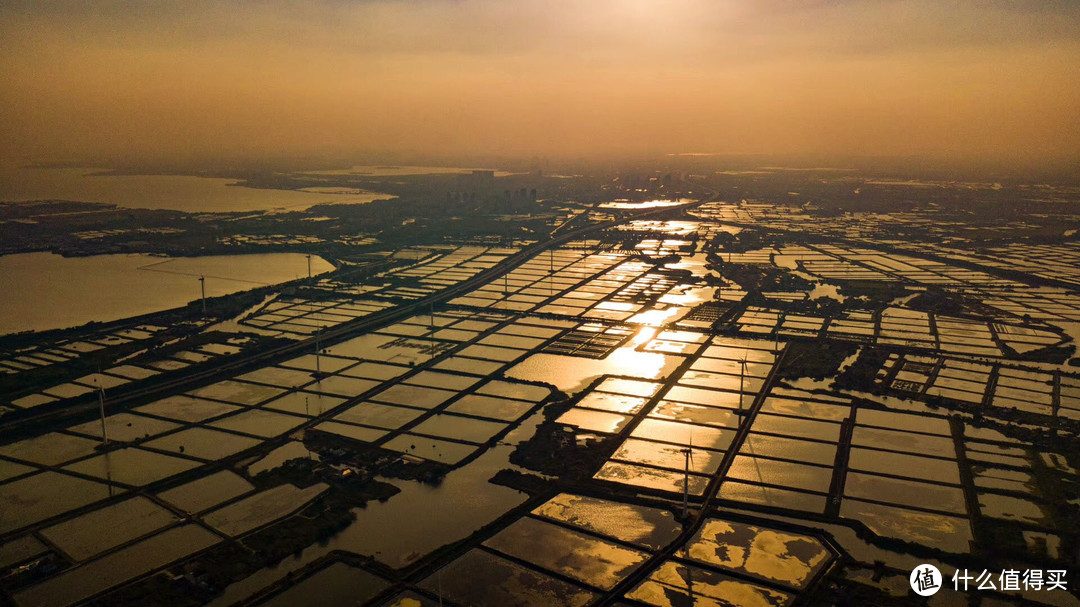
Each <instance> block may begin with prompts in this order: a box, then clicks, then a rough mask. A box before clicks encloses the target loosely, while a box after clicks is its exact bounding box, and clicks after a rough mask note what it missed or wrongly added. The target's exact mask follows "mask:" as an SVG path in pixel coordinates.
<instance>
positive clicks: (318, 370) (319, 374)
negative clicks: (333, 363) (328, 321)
mask: <svg viewBox="0 0 1080 607" xmlns="http://www.w3.org/2000/svg"><path fill="white" fill-rule="evenodd" d="M321 332H322V325H319V326H318V327H316V328H315V375H316V376H317V377H319V378H320V379H322V366H321V364H320V362H319V361H320V359H319V353H320V352H321V351H322V348H321V347H320V346H319V333H321Z"/></svg>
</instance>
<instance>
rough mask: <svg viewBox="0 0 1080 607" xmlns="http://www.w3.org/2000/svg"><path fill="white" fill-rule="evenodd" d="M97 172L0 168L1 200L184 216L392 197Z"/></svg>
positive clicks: (95, 170)
mask: <svg viewBox="0 0 1080 607" xmlns="http://www.w3.org/2000/svg"><path fill="white" fill-rule="evenodd" d="M99 173H101V170H100V169H42V168H22V167H20V168H11V167H3V168H0V201H8V202H10V201H22V200H77V201H81V202H104V203H111V204H116V205H119V206H122V207H128V208H133V209H171V210H176V211H187V212H221V213H225V212H248V211H270V210H291V211H300V210H303V209H306V208H308V207H310V206H313V205H317V204H325V203H338V204H363V203H366V202H371V201H372V200H378V199H384V198H393V197H392V196H390V195H388V194H379V193H376V192H363V191H350V190H341V189H336V190H335V191H331V192H325V191H298V190H271V189H260V188H245V187H242V186H236V185H232V184H234V183H236V180H234V179H218V178H212V177H191V176H185V175H101V174H99Z"/></svg>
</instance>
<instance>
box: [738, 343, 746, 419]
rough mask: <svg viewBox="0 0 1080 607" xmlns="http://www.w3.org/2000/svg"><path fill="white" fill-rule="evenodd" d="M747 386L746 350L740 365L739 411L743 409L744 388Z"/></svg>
mask: <svg viewBox="0 0 1080 607" xmlns="http://www.w3.org/2000/svg"><path fill="white" fill-rule="evenodd" d="M745 384H746V350H743V355H742V363H740V365H739V409H740V410H741V409H742V401H743V386H745Z"/></svg>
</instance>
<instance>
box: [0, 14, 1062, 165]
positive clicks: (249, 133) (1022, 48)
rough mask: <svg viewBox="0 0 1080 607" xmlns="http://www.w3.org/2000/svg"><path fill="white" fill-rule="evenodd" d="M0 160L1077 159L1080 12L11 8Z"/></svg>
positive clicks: (1, 76)
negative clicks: (689, 155) (703, 155)
mask: <svg viewBox="0 0 1080 607" xmlns="http://www.w3.org/2000/svg"><path fill="white" fill-rule="evenodd" d="M0 48H2V51H0V80H2V82H3V85H2V86H0V161H3V162H7V163H10V162H25V161H54V160H67V159H86V158H103V157H112V158H132V159H138V158H153V159H159V160H160V159H169V158H174V157H175V158H180V157H183V158H189V159H190V158H193V157H198V156H199V155H207V156H212V157H215V158H222V157H235V158H237V159H244V158H258V157H262V156H268V155H273V156H287V155H290V154H295V155H311V154H324V153H325V154H341V153H349V152H353V151H380V150H386V151H397V152H420V153H436V154H449V155H453V154H457V153H462V154H506V155H532V154H548V155H584V154H597V155H600V154H623V153H670V152H716V153H734V154H742V153H785V154H787V153H814V154H862V155H907V154H916V155H948V156H954V157H965V158H971V159H993V160H1011V159H1016V160H1018V161H1024V162H1033V161H1034V162H1038V161H1044V160H1045V161H1055V162H1061V161H1063V160H1070V159H1080V143H1078V142H1080V118H1078V110H1080V76H1078V71H1077V70H1078V66H1080V2H1075V1H1072V0H1062V1H1051V0H1044V1H1030V2H1025V1H1007V0H995V1H989V0H987V1H973V0H971V1H957V2H951V1H948V0H895V1H888V0H877V1H869V0H866V1H859V0H851V1H840V0H834V1H826V0H817V1H814V0H803V1H799V0H787V1H783V0H755V1H752V0H574V1H569V0H525V1H520V2H515V1H512V0H498V1H495V0H491V1H484V2H481V1H473V0H457V1H451V0H446V1H432V0H383V1H346V0H336V1H322V2H319V1H313V0H308V1H298V2H280V1H267V2H245V3H239V2H237V3H230V2H203V1H199V0H186V1H184V2H176V3H173V2H167V1H164V0H156V1H154V2H142V1H139V2H112V1H96V2H81V1H75V2H48V1H42V0H36V1H25V2H20V1H12V0H7V1H6V2H3V3H0Z"/></svg>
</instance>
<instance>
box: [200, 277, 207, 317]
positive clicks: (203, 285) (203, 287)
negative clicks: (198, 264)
mask: <svg viewBox="0 0 1080 607" xmlns="http://www.w3.org/2000/svg"><path fill="white" fill-rule="evenodd" d="M199 289H200V290H201V291H202V315H203V317H206V277H205V276H200V277H199Z"/></svg>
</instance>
